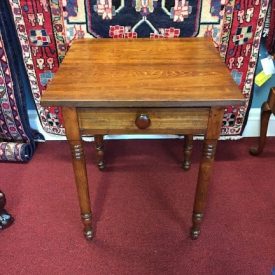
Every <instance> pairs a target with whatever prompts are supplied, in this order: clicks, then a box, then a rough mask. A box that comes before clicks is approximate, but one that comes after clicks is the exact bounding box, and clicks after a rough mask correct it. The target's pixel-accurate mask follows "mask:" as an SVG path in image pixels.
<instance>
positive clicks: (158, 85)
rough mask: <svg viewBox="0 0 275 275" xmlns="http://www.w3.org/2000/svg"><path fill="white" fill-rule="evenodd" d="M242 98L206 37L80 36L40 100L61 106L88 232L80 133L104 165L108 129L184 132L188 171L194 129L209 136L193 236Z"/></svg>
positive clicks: (115, 131) (89, 221)
mask: <svg viewBox="0 0 275 275" xmlns="http://www.w3.org/2000/svg"><path fill="white" fill-rule="evenodd" d="M243 102H244V99H243V96H242V95H241V93H240V91H239V89H238V87H237V85H236V84H235V82H234V81H233V80H232V78H231V76H230V73H229V71H228V69H227V67H226V65H225V64H224V63H223V62H222V60H221V59H220V56H219V54H218V52H217V50H216V49H215V48H214V46H213V45H212V42H211V41H209V40H207V39H205V38H187V39H177V40H169V39H165V40H146V39H138V40H109V39H103V40H94V39H90V40H89V39H84V40H81V41H75V42H74V43H73V44H72V47H71V49H70V51H69V52H68V54H67V56H66V57H65V60H64V61H63V63H62V65H61V68H60V69H59V71H58V72H57V74H56V75H55V77H54V79H53V81H52V83H51V84H50V85H49V87H48V90H47V92H45V94H44V95H43V97H42V100H41V104H42V105H43V106H62V111H63V117H64V124H65V128H66V135H67V139H68V142H69V144H70V148H71V152H72V160H73V168H74V172H75V181H76V186H77V191H78V197H79V204H80V210H81V217H82V221H83V224H84V234H85V236H86V238H87V239H91V238H92V237H93V231H92V214H91V208H90V198H89V189H88V179H87V173H86V164H85V157H84V151H83V147H82V141H81V135H94V136H95V143H96V148H97V150H98V152H99V154H98V159H99V161H98V163H99V167H100V168H101V169H102V168H103V167H104V163H103V159H102V156H103V142H102V135H104V134H181V135H185V136H186V143H185V150H184V151H185V153H184V154H185V161H184V168H185V169H188V167H190V154H191V149H192V135H194V134H202V135H204V136H205V139H204V144H203V152H202V159H201V163H200V168H199V175H198V181H197V189H196V195H195V202H194V211H193V225H192V229H191V236H192V238H194V239H196V238H198V236H199V234H200V225H201V222H202V219H203V212H204V208H205V204H206V196H207V187H208V183H209V180H210V176H211V171H212V163H213V160H214V155H215V150H216V144H217V140H218V138H219V135H220V128H221V124H222V118H223V113H224V107H225V106H227V105H238V104H242V103H243Z"/></svg>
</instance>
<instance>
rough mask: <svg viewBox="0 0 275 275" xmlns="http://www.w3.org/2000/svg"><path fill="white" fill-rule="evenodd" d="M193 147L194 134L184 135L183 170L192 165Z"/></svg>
mask: <svg viewBox="0 0 275 275" xmlns="http://www.w3.org/2000/svg"><path fill="white" fill-rule="evenodd" d="M192 149H193V135H185V136H184V147H183V157H184V158H183V163H182V168H183V170H185V171H187V170H189V169H190V167H191V156H192Z"/></svg>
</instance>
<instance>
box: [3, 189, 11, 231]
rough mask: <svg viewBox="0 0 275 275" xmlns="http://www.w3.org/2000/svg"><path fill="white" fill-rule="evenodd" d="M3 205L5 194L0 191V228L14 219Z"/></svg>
mask: <svg viewBox="0 0 275 275" xmlns="http://www.w3.org/2000/svg"><path fill="white" fill-rule="evenodd" d="M5 205H6V197H5V194H4V193H3V192H2V191H0V230H1V229H5V228H7V227H9V226H10V225H11V224H12V223H13V221H14V219H13V217H12V216H11V215H10V214H9V213H8V212H7V211H6V210H5V209H4V206H5Z"/></svg>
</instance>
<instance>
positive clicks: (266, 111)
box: [249, 88, 275, 156]
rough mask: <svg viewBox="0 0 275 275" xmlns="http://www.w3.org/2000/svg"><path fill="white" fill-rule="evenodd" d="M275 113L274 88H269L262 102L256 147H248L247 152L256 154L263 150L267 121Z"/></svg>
mask: <svg viewBox="0 0 275 275" xmlns="http://www.w3.org/2000/svg"><path fill="white" fill-rule="evenodd" d="M272 113H273V114H274V113H275V89H274V88H273V89H271V90H270V93H269V97H268V100H267V101H266V102H264V103H263V105H262V108H261V130H260V137H259V141H258V146H257V147H252V148H250V150H249V152H250V154H251V155H253V156H257V155H259V154H261V153H262V152H263V149H264V146H265V141H266V133H267V127H268V122H269V118H270V115H271V114H272Z"/></svg>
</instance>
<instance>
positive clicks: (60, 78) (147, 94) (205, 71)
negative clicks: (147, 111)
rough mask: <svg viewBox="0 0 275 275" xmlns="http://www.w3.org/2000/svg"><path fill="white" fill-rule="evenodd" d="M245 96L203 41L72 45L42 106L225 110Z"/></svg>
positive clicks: (107, 41)
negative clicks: (222, 108) (211, 108)
mask: <svg viewBox="0 0 275 275" xmlns="http://www.w3.org/2000/svg"><path fill="white" fill-rule="evenodd" d="M242 102H243V96H242V95H241V92H240V90H239V88H238V87H237V85H236V84H235V82H234V81H233V79H232V77H231V75H230V72H229V70H228V68H227V67H226V65H225V64H224V62H223V61H222V60H221V58H220V56H219V53H218V52H217V50H216V49H215V47H214V46H213V44H212V42H211V41H210V40H208V39H206V38H184V39H173V40H169V39H165V40H164V39H163V40H161V39H160V40H149V39H138V40H113V39H83V40H77V41H74V42H73V44H72V46H71V48H70V50H69V52H68V54H67V55H66V57H65V59H64V61H63V63H62V64H61V67H60V69H59V71H58V72H57V73H56V74H55V76H54V79H53V80H52V82H51V83H50V84H49V85H48V88H47V90H46V91H45V92H44V95H43V96H42V100H41V104H42V105H43V106H49V105H51V106H71V107H188V106H192V107H196V106H205V107H209V106H226V105H230V104H233V105H237V104H241V103H242Z"/></svg>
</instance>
